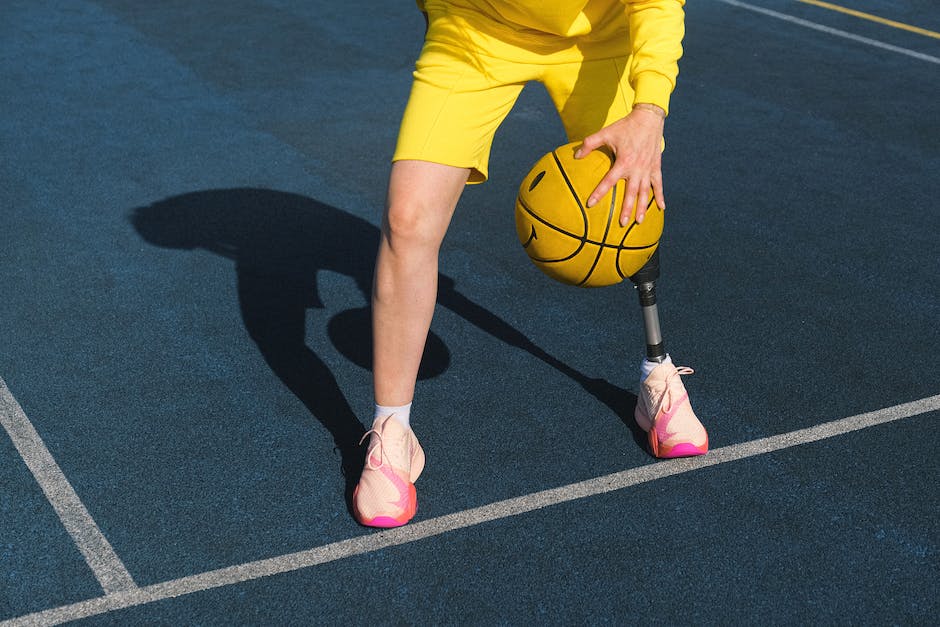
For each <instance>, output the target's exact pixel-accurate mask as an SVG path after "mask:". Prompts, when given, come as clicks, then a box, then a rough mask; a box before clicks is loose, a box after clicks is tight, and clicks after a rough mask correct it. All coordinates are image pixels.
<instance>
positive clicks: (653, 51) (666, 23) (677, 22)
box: [622, 0, 685, 113]
mask: <svg viewBox="0 0 940 627" xmlns="http://www.w3.org/2000/svg"><path fill="white" fill-rule="evenodd" d="M622 1H623V3H624V5H625V6H626V12H627V19H628V21H629V25H630V38H631V41H632V43H633V61H632V63H631V65H630V85H631V86H632V87H633V90H634V91H635V92H636V96H635V99H634V104H637V103H640V102H648V103H651V104H655V105H658V106H660V107H662V108H663V110H665V111H666V112H667V113H668V112H669V96H670V95H671V94H672V90H673V89H675V86H676V77H677V76H678V75H679V57H681V56H682V38H683V36H684V35H685V12H684V10H683V6H684V5H685V0H622Z"/></svg>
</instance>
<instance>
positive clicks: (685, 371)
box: [663, 366, 695, 412]
mask: <svg viewBox="0 0 940 627" xmlns="http://www.w3.org/2000/svg"><path fill="white" fill-rule="evenodd" d="M694 372H695V371H694V370H693V369H691V368H689V367H688V366H676V369H675V371H674V372H671V373H670V374H669V376H668V377H666V389H665V390H664V391H663V405H664V407H663V410H664V411H666V412H669V411H672V401H673V396H672V394H671V392H672V391H673V387H674V385H673V381H678V382H679V385H680V386H681V385H682V382H681V380H680V378H679V377H681V376H682V375H689V374H693V373H694ZM683 391H685V388H684V386H683ZM667 403H668V405H667Z"/></svg>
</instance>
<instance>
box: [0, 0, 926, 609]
mask: <svg viewBox="0 0 940 627" xmlns="http://www.w3.org/2000/svg"><path fill="white" fill-rule="evenodd" d="M843 5H844V6H845V7H847V8H850V9H853V10H855V11H856V12H860V13H861V15H859V14H857V13H856V14H850V13H846V12H844V11H840V10H836V8H832V7H825V6H819V5H818V4H810V3H807V2H800V1H798V0H746V1H743V0H742V1H740V2H739V1H738V0H690V1H689V3H688V5H687V35H686V39H685V56H684V58H683V60H682V61H681V64H680V68H681V73H680V77H679V86H678V88H677V91H676V93H675V95H674V97H673V101H672V112H671V115H670V118H669V120H668V122H667V127H666V128H667V131H666V132H667V149H666V153H665V157H664V173H665V180H666V197H667V204H668V206H669V212H668V218H667V221H666V222H667V224H666V231H665V234H664V236H663V240H662V246H661V253H662V265H663V276H662V278H661V280H660V281H659V282H658V295H659V307H660V315H661V317H662V328H663V334H664V338H665V341H666V344H667V346H668V348H669V350H670V353H671V354H672V356H673V358H674V359H675V361H676V362H677V363H680V364H684V365H689V366H691V367H693V368H694V369H695V374H694V375H693V376H691V377H687V378H686V381H685V382H686V386H687V388H688V389H689V392H690V394H691V397H692V400H693V405H694V407H695V409H696V412H697V414H698V415H699V416H700V417H701V418H702V421H703V422H704V423H705V424H706V426H707V427H708V429H709V434H710V440H711V447H712V450H711V452H709V454H708V455H707V456H705V457H702V458H697V459H691V460H676V461H659V460H656V459H655V458H653V457H651V456H650V454H649V453H648V452H647V450H646V448H645V446H644V438H643V435H642V433H639V432H638V429H637V428H636V426H635V425H634V424H633V421H632V412H633V407H634V403H635V402H636V397H635V393H636V390H637V379H638V372H637V365H638V363H639V360H640V358H641V357H642V355H643V332H642V320H641V316H640V310H639V307H638V304H637V299H636V295H635V293H634V290H633V289H632V287H631V286H630V285H629V284H626V285H622V286H616V287H610V288H602V289H595V290H582V289H578V288H572V287H567V286H563V285H560V284H555V283H553V282H552V281H551V280H550V279H548V278H546V277H544V276H543V275H542V274H540V273H539V272H538V270H536V269H535V268H534V267H533V266H532V265H531V264H530V263H529V261H528V260H527V258H526V256H525V253H524V251H523V250H522V248H521V247H520V246H519V244H518V242H517V240H516V234H515V229H514V225H513V213H512V207H513V201H514V198H515V194H516V189H517V186H518V184H519V181H520V180H521V179H522V177H523V176H524V175H525V173H526V171H527V170H528V169H529V166H530V165H531V164H532V163H533V162H534V161H535V159H537V158H538V156H540V155H541V154H543V153H545V152H547V151H548V150H550V149H551V148H553V147H555V146H556V145H558V144H561V143H564V142H565V137H564V135H563V132H562V128H561V124H560V122H559V121H558V119H557V116H556V114H555V112H554V110H553V108H552V106H551V103H550V101H549V99H548V96H547V94H546V93H545V91H544V89H543V88H542V87H541V86H539V85H531V86H529V87H528V88H527V89H526V90H525V91H524V92H523V96H522V98H521V99H520V101H519V103H518V104H517V106H516V108H515V109H514V110H513V112H512V114H511V115H510V117H509V119H508V120H507V121H506V123H505V125H504V126H503V127H502V128H501V130H500V132H499V134H498V135H497V138H496V145H495V146H494V152H493V159H492V163H491V175H492V176H491V179H490V181H489V182H487V183H486V184H485V185H482V186H474V187H472V188H469V189H468V190H467V192H466V194H465V195H464V197H463V199H462V201H461V205H460V207H459V208H458V211H457V215H456V217H455V219H454V222H453V225H452V227H451V230H450V231H449V233H448V236H447V239H446V240H445V242H444V247H443V249H442V252H441V268H440V270H441V290H440V298H439V306H438V310H437V314H436V317H435V319H434V323H433V326H432V333H431V337H430V341H429V344H428V349H427V351H426V355H425V362H424V365H423V370H422V373H421V380H420V381H419V385H418V393H417V397H416V401H415V409H414V414H413V426H414V429H415V432H416V434H417V435H418V437H419V438H420V439H421V442H422V444H423V446H424V448H425V450H426V452H427V456H428V465H427V468H426V470H425V472H424V474H423V475H422V477H421V479H420V480H419V481H418V482H417V489H418V496H419V509H418V514H417V516H416V518H415V520H414V521H413V522H412V523H411V524H409V525H407V526H405V527H401V528H399V529H395V530H390V531H376V530H372V529H367V528H364V527H361V526H359V525H357V524H356V523H355V521H354V520H353V519H352V517H351V515H350V512H349V504H348V503H349V494H350V490H351V486H352V485H354V483H355V481H356V480H357V475H356V473H357V472H358V470H359V469H360V468H361V463H362V454H363V453H362V450H361V449H359V448H358V447H357V446H356V443H357V442H358V440H359V438H360V437H361V435H362V433H363V432H364V430H365V428H366V427H367V425H368V423H369V421H370V420H371V411H372V391H371V377H370V372H369V363H370V337H369V336H370V329H369V312H368V302H369V301H368V295H369V290H370V286H371V280H372V279H371V276H372V266H373V261H374V254H375V249H376V243H377V238H378V227H377V225H378V224H379V220H380V217H381V208H382V205H383V202H384V188H385V182H386V177H387V174H388V169H389V159H390V156H391V153H392V150H393V147H394V142H395V137H396V133H397V126H398V121H399V118H400V115H401V112H402V110H403V107H404V103H405V99H406V97H407V94H408V90H409V87H410V80H411V71H412V69H413V64H414V60H415V57H416V55H417V53H418V50H419V48H420V44H421V37H422V34H423V20H422V18H421V16H420V14H419V13H418V12H417V11H416V10H415V8H414V6H413V3H412V2H407V1H406V2H394V3H393V2H368V1H366V0H351V1H349V2H341V3H335V2H329V3H328V2H316V1H301V0H230V1H228V2H183V1H177V0H173V1H167V2H153V3H146V2H139V1H136V0H69V1H65V0H4V2H2V3H0V211H2V214H0V215H2V219H0V422H2V425H3V427H4V429H3V432H0V621H6V620H9V621H10V623H11V624H14V625H33V624H54V623H60V622H68V621H78V622H80V623H84V624H122V625H123V624H156V625H164V624H165V625H178V624H187V625H188V624H198V625H203V624H204V625H223V624H257V625H268V624H311V623H312V624H461V625H463V624H480V625H488V624H529V623H545V624H594V623H613V624H638V625H644V624H758V623H774V624H846V625H849V624H853V625H854V624H866V625H868V624H871V625H883V624H884V625H888V624H900V625H926V624H936V622H937V616H938V614H940V555H938V549H940V461H938V452H940V430H938V426H940V424H938V418H940V359H938V351H940V203H938V200H937V199H938V198H940V35H938V34H937V33H938V32H940V10H938V8H937V5H936V3H935V2H934V1H933V0H858V1H854V2H851V3H849V2H845V3H843ZM849 5H850V6H849ZM876 18H883V19H876ZM886 20H889V21H886ZM907 27H916V28H917V29H912V28H907ZM918 29H919V30H918Z"/></svg>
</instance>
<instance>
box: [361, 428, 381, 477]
mask: <svg viewBox="0 0 940 627" xmlns="http://www.w3.org/2000/svg"><path fill="white" fill-rule="evenodd" d="M370 435H375V437H376V438H378V444H376V445H375V446H373V447H371V448H370V449H369V450H368V451H366V468H370V469H372V470H378V469H379V468H381V467H382V466H384V465H385V440H383V439H382V434H381V433H379V432H378V431H376V430H375V429H369V430H368V431H366V432H365V433H364V434H363V435H362V439H360V440H359V446H362V443H363V442H365V441H366V438H367V437H369V436H370ZM376 448H378V449H379V465H378V466H376V465H373V463H372V453H373V452H374V451H375V449H376Z"/></svg>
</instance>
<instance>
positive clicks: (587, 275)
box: [516, 142, 664, 287]
mask: <svg viewBox="0 0 940 627" xmlns="http://www.w3.org/2000/svg"><path fill="white" fill-rule="evenodd" d="M580 145H581V142H574V143H571V144H566V145H564V146H561V147H559V148H556V149H555V150H553V151H552V152H550V153H548V154H547V155H545V156H544V157H542V158H541V159H539V160H538V161H537V162H536V164H535V165H534V166H533V167H532V170H531V171H529V173H528V174H527V175H526V177H525V179H523V181H522V185H520V186H519V195H518V196H517V198H516V234H517V235H518V236H519V242H520V243H521V244H522V247H523V248H524V249H525V251H526V253H527V254H528V255H529V258H530V259H531V260H532V262H533V263H534V264H535V265H536V266H537V267H538V268H539V269H540V270H541V271H542V272H544V273H545V274H547V275H548V276H550V277H552V278H553V279H556V280H558V281H561V282H562V283H567V284H569V285H577V286H579V287H601V286H604V285H613V284H615V283H620V282H621V281H623V280H624V279H625V278H628V277H630V276H632V275H633V274H635V273H636V272H637V271H638V270H639V269H640V268H642V267H643V265H644V264H645V263H646V262H647V260H648V259H649V258H650V257H651V256H652V255H653V253H654V252H655V251H656V247H657V246H658V245H659V238H660V236H661V235H662V232H663V217H664V216H663V210H662V209H660V208H659V206H658V205H657V204H656V201H655V200H654V199H653V198H650V202H649V205H648V207H647V210H646V217H645V218H644V219H643V223H642V224H637V223H636V222H635V221H633V220H631V221H630V223H629V224H627V226H625V227H623V226H620V210H621V206H622V204H623V194H624V190H625V189H626V182H625V181H619V182H618V183H617V185H616V186H614V188H613V189H612V190H610V191H609V192H607V195H606V196H604V197H603V198H601V199H600V200H599V201H598V202H597V204H595V205H594V206H593V207H591V208H590V209H588V208H587V198H588V196H589V195H590V194H591V192H592V191H594V188H595V187H597V184H598V183H599V182H600V180H601V179H602V178H604V175H605V174H607V171H608V170H609V169H610V166H611V164H612V163H613V161H612V159H611V157H610V155H609V154H608V153H606V152H604V151H603V150H595V151H594V152H592V153H590V154H588V155H587V156H585V157H584V158H582V159H575V158H574V153H575V150H577V149H578V146H580ZM650 196H652V191H650Z"/></svg>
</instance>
